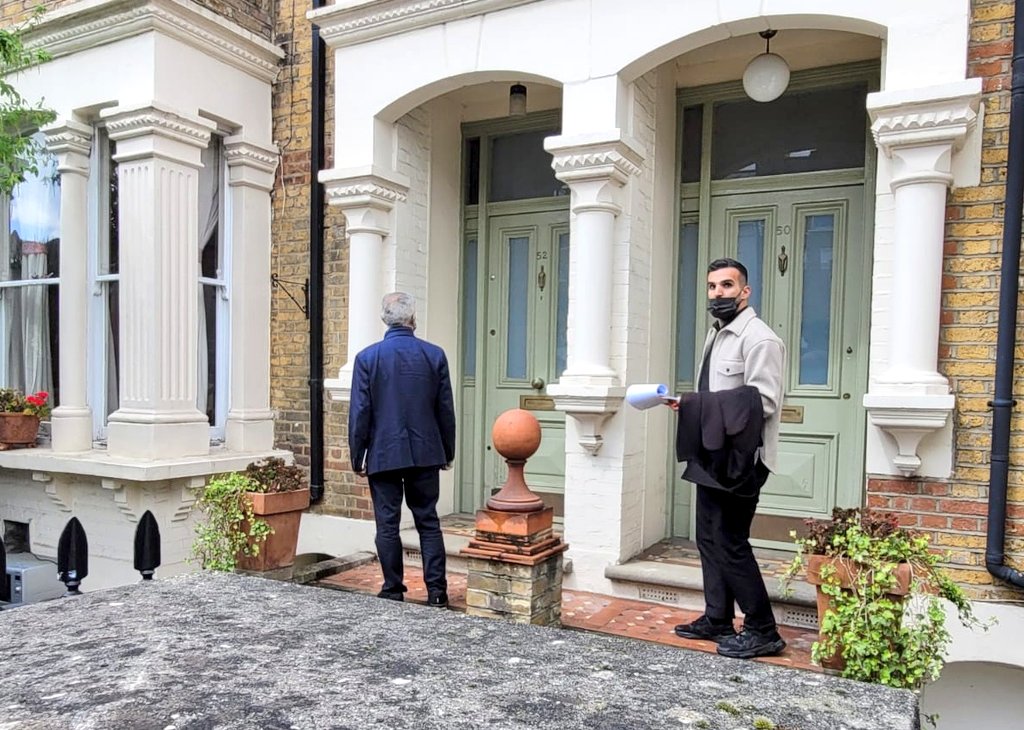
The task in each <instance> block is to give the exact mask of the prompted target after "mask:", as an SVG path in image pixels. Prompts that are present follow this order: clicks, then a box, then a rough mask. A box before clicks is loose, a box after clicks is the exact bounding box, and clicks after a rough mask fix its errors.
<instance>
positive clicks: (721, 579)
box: [697, 463, 775, 633]
mask: <svg viewBox="0 0 1024 730" xmlns="http://www.w3.org/2000/svg"><path fill="white" fill-rule="evenodd" d="M768 474H769V472H768V470H767V469H766V468H765V467H764V465H763V464H760V463H759V464H758V465H757V473H756V475H755V476H754V479H755V480H756V481H757V482H760V483H758V484H757V491H759V490H760V488H761V486H762V485H763V484H764V483H765V482H766V481H767V480H768ZM757 491H755V494H756V493H757ZM756 509H757V497H737V496H734V495H733V494H730V493H729V492H726V491H724V490H722V489H715V488H713V487H701V486H698V487H697V549H698V550H699V551H700V566H701V571H702V572H703V575H704V603H705V604H706V607H705V610H704V613H705V615H707V617H708V618H709V619H712V620H713V621H721V622H724V621H730V622H731V621H732V619H733V616H734V615H735V609H734V607H733V606H734V604H735V603H738V604H739V606H740V610H741V611H743V615H744V620H743V627H744V628H746V629H750V630H751V631H755V632H759V633H769V632H771V631H774V630H775V616H774V615H773V614H772V604H771V600H770V599H769V598H768V591H767V589H766V588H765V585H764V579H763V578H762V577H761V570H760V568H759V567H758V565H757V559H756V558H755V557H754V551H753V550H752V549H751V547H750V525H751V523H752V522H753V521H754V510H756Z"/></svg>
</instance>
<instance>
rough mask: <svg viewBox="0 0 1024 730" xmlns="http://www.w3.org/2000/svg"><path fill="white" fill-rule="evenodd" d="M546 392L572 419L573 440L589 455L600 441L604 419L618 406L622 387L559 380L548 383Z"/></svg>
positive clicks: (601, 441)
mask: <svg viewBox="0 0 1024 730" xmlns="http://www.w3.org/2000/svg"><path fill="white" fill-rule="evenodd" d="M563 380H565V378H563ZM547 393H548V395H550V396H551V397H552V398H553V399H554V401H555V410H557V411H562V412H563V413H565V414H566V415H569V416H571V417H572V418H573V420H575V421H576V430H577V441H578V443H579V445H580V446H582V447H583V449H584V450H585V451H586V452H587V453H588V454H590V455H591V456H593V455H595V454H597V452H598V451H600V450H601V446H602V445H603V444H604V438H603V437H602V435H601V431H602V429H603V428H604V424H605V422H606V421H607V420H608V419H609V418H611V417H612V416H613V415H615V413H617V412H618V410H619V408H620V407H621V405H622V400H623V398H624V397H625V394H626V389H625V388H621V387H618V386H611V387H608V386H579V385H575V384H569V383H564V384H563V383H559V384H557V385H549V386H548V389H547Z"/></svg>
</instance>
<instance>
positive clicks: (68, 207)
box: [44, 119, 93, 452]
mask: <svg viewBox="0 0 1024 730" xmlns="http://www.w3.org/2000/svg"><path fill="white" fill-rule="evenodd" d="M44 131H45V133H46V146H47V147H48V148H49V149H50V151H51V152H53V154H55V155H56V156H57V170H58V171H59V172H60V312H59V331H60V363H59V368H60V405H59V406H57V407H56V408H55V409H54V410H53V414H52V416H51V418H52V421H51V429H52V430H51V439H52V446H53V450H54V451H59V452H69V451H88V450H89V449H91V448H92V411H91V409H90V408H89V403H88V396H87V393H88V379H87V374H86V368H85V367H83V364H84V363H85V362H87V360H88V355H87V349H88V340H87V333H88V327H87V323H88V313H89V275H88V264H89V253H88V252H89V240H88V238H89V200H88V198H89V153H90V150H91V149H92V135H93V132H92V127H91V126H89V125H87V124H81V123H80V122H76V121H73V120H70V119H69V120H67V121H64V122H60V123H57V124H54V125H53V126H50V127H47V128H46V129H45V130H44Z"/></svg>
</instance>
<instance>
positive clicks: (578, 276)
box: [309, 0, 1024, 665]
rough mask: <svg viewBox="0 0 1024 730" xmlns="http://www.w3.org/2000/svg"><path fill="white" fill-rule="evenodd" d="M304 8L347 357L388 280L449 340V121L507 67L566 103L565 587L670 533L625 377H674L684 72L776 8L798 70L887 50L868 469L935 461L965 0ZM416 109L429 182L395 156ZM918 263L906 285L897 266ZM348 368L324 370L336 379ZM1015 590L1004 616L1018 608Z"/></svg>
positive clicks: (453, 333)
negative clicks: (313, 31)
mask: <svg viewBox="0 0 1024 730" xmlns="http://www.w3.org/2000/svg"><path fill="white" fill-rule="evenodd" d="M309 17H310V19H311V20H312V21H313V22H315V23H316V24H317V25H318V26H319V28H320V29H321V34H322V37H323V38H324V39H325V40H326V41H327V43H328V46H329V48H330V49H331V52H332V53H333V56H334V63H335V70H336V81H335V88H334V91H335V105H336V108H335V115H334V123H335V129H334V139H336V140H338V144H337V148H336V150H335V158H334V167H333V168H332V169H330V170H326V171H324V172H323V173H322V174H321V180H322V181H323V182H324V183H325V185H326V186H327V189H328V194H329V196H330V202H331V203H332V204H334V205H338V206H340V207H341V208H342V209H343V210H344V211H345V213H346V216H347V220H348V222H349V226H350V227H349V235H350V244H351V247H350V257H351V258H350V272H352V273H351V278H350V281H351V284H350V290H349V293H350V299H349V324H350V329H349V340H348V353H349V359H350V361H351V358H352V357H353V356H354V354H355V353H356V352H358V351H359V350H360V349H361V348H362V347H365V346H366V345H367V344H369V343H370V342H372V341H374V340H375V339H376V338H377V337H379V332H380V325H379V323H378V322H377V299H378V297H379V295H380V294H381V293H383V292H384V291H388V290H391V289H394V288H402V287H403V286H405V287H408V288H409V289H410V290H411V291H415V292H416V293H417V295H418V296H420V297H421V299H422V300H424V301H426V302H427V306H426V311H425V312H423V313H422V314H421V317H420V325H421V327H420V328H421V331H423V333H424V334H425V336H426V337H428V338H430V339H432V340H433V341H435V342H437V343H438V344H440V345H441V346H442V347H444V348H445V349H446V350H447V351H448V352H449V353H453V352H458V351H459V347H460V339H459V338H460V330H459V328H458V327H457V326H455V324H454V323H453V322H452V318H451V316H450V313H452V312H458V311H460V310H459V305H460V302H459V299H458V283H457V279H456V278H455V277H454V276H453V275H452V272H451V264H452V262H453V261H456V260H458V252H457V251H456V250H455V249H453V248H452V245H453V242H457V241H458V240H459V236H458V226H459V221H460V220H461V217H460V216H461V214H460V207H459V206H460V202H459V197H458V190H459V185H460V177H459V176H460V175H461V170H460V168H459V166H458V161H457V159H453V158H457V157H458V156H459V154H460V153H459V147H458V140H459V127H460V125H461V124H462V123H465V122H472V121H475V120H477V119H488V118H493V117H500V116H503V115H505V114H507V113H508V112H507V100H506V97H505V96H503V93H505V90H506V89H507V88H508V85H509V84H512V83H524V84H527V85H528V87H529V90H530V99H531V105H536V106H533V107H532V108H533V109H557V110H559V112H560V114H561V130H560V134H558V135H556V136H552V137H549V138H548V139H547V140H546V141H545V149H546V150H547V151H548V152H549V153H550V154H551V156H552V165H553V167H554V170H555V174H556V176H557V178H558V179H559V180H560V181H562V182H564V183H565V184H567V185H568V187H569V189H570V191H571V202H570V212H571V215H570V225H571V241H572V243H571V264H570V274H569V305H568V307H569V312H568V332H567V340H568V363H567V368H566V370H565V372H564V374H562V377H561V378H560V380H559V383H558V384H557V385H554V386H551V387H549V388H548V389H547V393H548V394H549V395H551V396H552V397H553V398H554V400H555V402H556V404H557V408H558V409H559V410H561V411H564V412H565V413H566V414H567V415H568V418H567V419H566V453H565V485H566V486H565V504H564V511H565V518H564V529H565V539H566V541H567V542H568V543H569V545H570V551H569V556H570V558H571V559H572V561H573V571H572V573H571V574H569V575H567V577H566V581H567V585H570V586H571V587H574V588H578V589H583V590H590V591H597V592H606V593H614V592H616V591H617V590H619V589H618V587H617V586H616V584H615V583H614V582H612V581H609V580H608V579H607V578H606V577H605V571H606V569H607V567H608V566H610V565H616V564H618V563H621V562H624V561H626V560H628V559H629V558H630V557H632V556H634V555H636V554H637V553H638V552H639V551H641V550H642V549H643V548H644V547H646V546H648V545H650V544H652V543H654V542H656V541H658V540H660V539H662V538H664V537H666V536H667V535H668V534H669V525H668V524H667V517H666V513H667V509H666V503H667V501H668V497H667V495H666V484H667V483H669V482H670V480H671V478H672V477H671V475H670V474H669V469H670V467H669V458H668V455H669V449H670V446H671V445H670V444H669V443H668V439H667V438H666V437H665V435H664V434H667V433H669V425H668V414H667V413H663V412H658V411H661V410H664V409H655V410H654V411H647V412H643V413H641V412H637V411H635V410H632V409H628V408H623V407H622V398H623V393H624V389H625V386H627V385H628V384H630V383H637V382H652V381H653V382H659V381H661V382H668V381H670V380H671V374H670V368H671V362H672V353H671V344H670V339H671V338H670V337H669V336H668V335H667V329H666V326H665V316H663V313H667V312H671V311H673V309H674V307H675V301H674V297H675V283H674V281H673V276H672V270H673V261H674V259H673V255H674V254H673V251H672V246H673V241H674V237H675V235H676V234H675V230H674V229H675V227H676V226H677V221H678V218H677V216H678V212H677V210H676V207H675V205H676V199H677V182H676V180H678V177H677V174H678V171H677V168H676V163H677V157H678V148H677V145H678V138H677V126H676V125H677V118H676V117H677V106H676V104H677V102H676V92H677V89H678V88H680V87H684V86H698V85H700V84H703V83H711V82H718V81H726V80H730V79H736V78H739V76H740V74H741V73H742V69H743V64H744V63H745V62H746V60H747V59H749V58H750V57H751V56H752V55H753V54H754V53H756V52H758V50H757V49H758V46H757V44H758V43H760V41H759V40H758V39H757V37H756V34H757V33H758V32H759V31H762V30H765V29H768V28H771V29H777V30H779V31H780V36H779V38H780V39H782V38H784V37H785V36H786V34H787V32H789V33H791V34H792V35H791V37H792V38H799V39H801V42H802V41H803V40H804V39H807V45H806V46H801V45H799V44H798V43H797V42H796V41H793V44H794V45H793V46H791V47H790V48H788V49H787V48H785V47H783V46H778V47H779V48H782V49H783V50H781V51H779V52H780V53H782V54H783V55H784V56H786V57H787V58H788V59H789V60H790V63H791V64H793V65H794V67H799V68H815V67H817V66H826V65H829V64H837V63H843V62H847V61H851V60H864V59H870V58H875V59H877V60H878V61H879V62H880V69H881V71H880V74H879V78H878V86H877V88H878V90H877V91H876V92H874V93H871V94H869V95H868V101H867V109H866V112H867V116H868V117H869V119H870V123H871V135H872V137H873V141H874V143H875V145H876V146H877V157H876V159H875V160H874V164H875V166H876V169H875V171H874V177H873V182H874V190H873V191H872V193H873V199H870V200H869V203H868V204H869V206H870V208H871V209H872V210H873V215H872V216H870V217H869V220H870V221H871V223H872V229H871V230H872V234H871V235H870V239H871V243H870V246H871V249H870V251H871V253H870V260H871V262H872V264H873V267H872V273H871V277H870V280H869V281H868V282H867V283H866V285H867V286H870V312H869V313H868V314H867V315H866V316H868V317H869V331H870V340H869V342H867V343H862V344H863V345H865V346H866V347H867V348H868V349H869V356H868V357H869V362H868V368H867V372H868V383H867V385H866V393H867V394H866V396H865V397H864V401H863V406H864V407H865V408H866V410H867V413H868V419H867V425H866V430H867V432H866V434H865V443H866V446H865V451H866V453H865V457H864V459H865V471H864V474H863V475H862V476H863V477H864V478H865V480H866V475H868V474H871V475H876V476H885V475H893V476H911V475H914V476H922V477H935V478H948V477H950V476H951V473H952V455H953V427H952V418H951V413H952V411H953V404H954V398H953V395H951V394H950V389H949V384H948V382H947V381H946V379H945V378H944V377H943V376H942V375H940V374H939V373H938V355H937V351H938V338H939V313H940V291H941V274H942V256H943V225H944V216H945V200H946V191H947V190H948V189H950V188H951V187H962V186H971V185H976V184H977V183H978V180H979V173H980V160H981V127H982V125H981V120H982V115H983V112H984V110H983V108H982V105H981V82H980V80H979V79H971V78H967V77H966V75H965V69H966V58H967V42H968V31H969V25H970V7H969V3H968V2H967V1H966V0H941V1H939V2H934V1H933V0H910V1H908V2H900V3H892V2H883V1H878V2H875V1H872V0H868V1H865V2H858V3H852V2H827V3H820V2H808V1H807V0H767V1H762V0H757V1H753V0H752V1H751V2H735V1H732V0H729V1H726V0H722V1H720V2H707V3H679V2H671V1H669V0H636V1H635V2H629V3H622V2H614V1H612V0H605V1H600V0H539V1H533V2H528V1H526V2H524V1H523V0H476V1H475V2H454V1H451V2H446V1H445V0H436V1H435V2H430V3H414V2H406V1H403V0H374V1H366V2H359V1H355V0H354V1H351V2H345V3H337V4H335V5H333V6H329V7H326V8H323V9H321V10H317V11H314V12H311V13H310V14H309ZM816 35H817V36H819V39H818V40H817V43H818V45H815V42H816V41H815V36H816ZM774 48H776V46H773V49H774ZM864 49H874V51H873V52H872V53H873V55H871V53H869V54H868V55H864ZM844 54H847V55H844ZM858 54H859V55H858ZM399 58H404V59H412V58H415V59H416V62H415V63H413V64H408V63H396V62H395V59H399ZM413 126H415V129H416V130H417V136H416V140H415V155H416V158H417V159H420V160H421V161H422V162H424V163H427V166H428V167H429V170H430V175H429V177H428V178H427V179H422V178H416V177H414V176H413V175H412V174H411V173H410V170H409V166H408V164H407V163H408V160H409V159H410V154H411V152H410V135H409V132H410V129H411V128H412V127H413ZM423 206H426V210H425V212H424V211H423V210H422V208H423ZM424 217H425V219H426V220H428V221H429V225H423V224H422V221H423V220H424ZM397 262H403V263H397ZM403 266H406V267H412V268H411V269H409V268H406V269H403V268H402V267H403ZM417 267H424V268H425V271H424V272H422V273H421V274H419V275H417V274H416V271H415V269H416V268H417ZM356 272H358V276H357V275H356ZM441 272H444V273H441ZM424 274H425V276H424ZM910 279H913V280H915V282H920V286H916V285H915V287H913V288H911V287H907V286H902V285H901V286H897V285H895V284H894V282H901V281H907V280H910ZM423 287H425V291H424V290H423ZM350 368H351V363H348V364H346V365H345V366H343V367H342V368H341V370H340V372H339V373H327V374H326V377H331V376H336V377H334V378H333V379H331V380H328V381H327V387H328V389H329V390H330V391H331V392H332V395H333V396H334V397H335V398H337V399H341V400H344V399H345V398H346V397H347V390H348V385H349V383H350V378H351V372H350ZM453 377H455V378H457V377H458V364H457V363H456V362H455V361H454V360H453ZM445 489H447V490H450V489H454V486H453V485H452V484H451V482H447V483H446V484H445ZM1007 610H1008V612H1009V614H1011V615H1008V616H1006V617H1005V618H1004V620H1005V621H1006V622H1007V623H1008V624H1009V625H1010V626H1012V627H1013V628H1011V629H1010V631H1011V632H1017V631H1019V630H1020V629H1021V627H1022V626H1024V624H1022V623H1021V622H1022V621H1024V616H1021V615H1020V614H1021V611H1020V610H1019V609H1014V608H1009V609H1007ZM960 641H967V639H965V638H964V637H960V636H958V642H960ZM1010 661H1011V662H1013V663H1016V664H1018V665H1024V657H1022V656H1021V655H1020V653H1019V652H1016V654H1015V656H1014V657H1013V658H1012V659H1011V660H1010Z"/></svg>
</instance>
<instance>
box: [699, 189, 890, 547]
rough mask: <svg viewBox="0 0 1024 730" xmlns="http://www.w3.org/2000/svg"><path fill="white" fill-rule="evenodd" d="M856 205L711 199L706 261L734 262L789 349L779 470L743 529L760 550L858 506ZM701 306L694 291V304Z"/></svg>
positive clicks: (860, 200)
mask: <svg viewBox="0 0 1024 730" xmlns="http://www.w3.org/2000/svg"><path fill="white" fill-rule="evenodd" d="M863 209H864V187H863V185H849V186H842V187H831V188H815V189H806V190H792V191H773V192H750V193H741V194H729V195H718V196H712V199H711V215H710V224H711V229H710V236H709V255H708V259H709V260H711V259H715V258H719V257H722V256H729V257H733V258H736V259H738V260H740V261H741V262H743V264H744V265H745V266H746V267H747V269H748V271H749V274H750V286H751V289H752V295H751V305H752V306H753V307H754V309H755V310H756V311H757V313H758V314H759V315H760V316H761V318H762V319H763V320H764V321H765V322H767V323H768V324H769V325H770V326H771V327H772V328H773V329H774V330H775V332H776V333H778V335H779V336H780V337H781V338H782V340H783V342H785V344H786V349H787V356H788V360H787V364H786V381H785V386H786V396H785V402H784V405H783V412H782V427H781V435H780V444H779V459H778V472H777V473H776V474H773V475H772V476H771V478H770V479H769V481H768V483H767V484H766V485H765V487H764V489H763V490H762V492H761V501H760V504H759V507H758V513H759V514H758V518H757V520H756V521H755V524H754V529H753V536H754V537H756V538H758V539H759V541H760V542H761V544H767V545H770V544H773V543H788V542H790V540H789V536H788V535H789V531H790V530H791V529H795V528H796V527H798V526H799V525H800V520H802V519H803V518H806V517H823V516H826V515H827V514H828V513H829V512H830V511H831V509H832V507H834V506H836V505H856V504H859V503H860V499H861V489H862V475H863V458H864V457H863V454H864V412H863V409H862V408H861V407H860V403H861V397H862V396H863V394H864V389H865V386H866V362H867V357H868V352H867V347H866V346H865V345H864V344H863V343H864V342H865V341H866V339H865V338H863V337H862V329H863V327H864V325H865V320H864V317H866V316H867V311H868V309H867V308H868V306H869V301H870V299H869V291H868V290H869V287H870V281H869V279H868V276H867V273H866V271H867V267H866V266H865V264H864V233H865V231H864V210H863ZM704 304H705V303H704V301H703V299H702V294H699V295H698V301H697V307H698V309H700V308H703V306H704ZM697 316H698V321H702V319H706V318H702V317H700V314H699V311H698V313H697ZM684 488H685V487H684Z"/></svg>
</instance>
